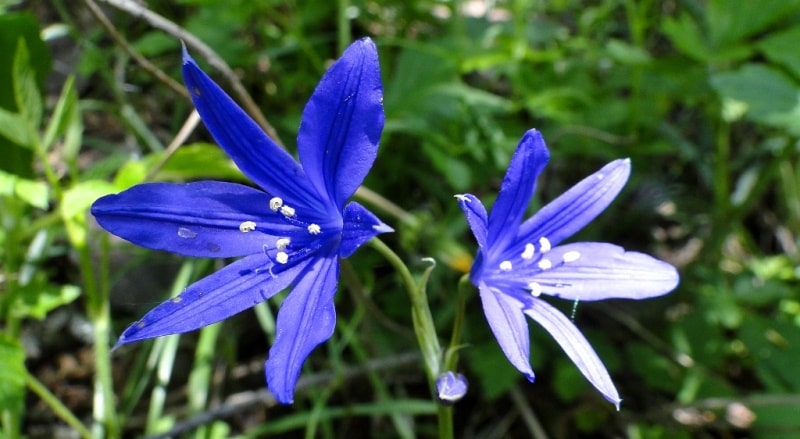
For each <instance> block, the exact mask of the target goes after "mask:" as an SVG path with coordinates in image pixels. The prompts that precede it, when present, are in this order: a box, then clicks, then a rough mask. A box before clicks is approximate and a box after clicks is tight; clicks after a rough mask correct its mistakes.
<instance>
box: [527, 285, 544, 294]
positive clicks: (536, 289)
mask: <svg viewBox="0 0 800 439" xmlns="http://www.w3.org/2000/svg"><path fill="white" fill-rule="evenodd" d="M528 288H530V290H531V295H532V296H533V297H539V296H541V295H542V286H541V285H539V282H531V283H529V284H528Z"/></svg>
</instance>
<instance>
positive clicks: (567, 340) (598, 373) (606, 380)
mask: <svg viewBox="0 0 800 439" xmlns="http://www.w3.org/2000/svg"><path fill="white" fill-rule="evenodd" d="M525 314H527V315H528V316H530V317H531V318H532V319H533V320H535V321H536V322H537V323H539V324H540V325H542V327H543V328H544V329H545V330H547V332H549V333H550V335H552V336H553V338H554V339H555V340H556V341H557V342H558V344H559V345H561V348H562V349H564V352H566V354H567V356H568V357H569V358H570V360H572V362H573V363H575V365H576V366H578V370H580V371H581V373H582V374H583V376H585V377H586V378H587V379H588V380H589V382H590V383H592V385H593V386H594V387H595V388H596V389H597V390H599V391H600V393H602V394H603V397H604V398H605V399H606V400H608V401H609V402H611V403H612V404H614V405H615V406H616V407H617V410H619V403H620V402H621V401H622V400H621V399H620V398H619V393H617V388H616V387H614V382H613V381H611V377H610V376H609V375H608V370H606V367H605V366H604V365H603V362H602V361H601V360H600V357H598V356H597V354H596V353H595V352H594V349H592V345H590V344H589V341H588V340H586V337H584V336H583V334H581V332H580V330H578V328H576V327H575V325H573V324H572V322H570V321H569V319H568V318H567V317H566V316H564V314H562V313H561V312H560V311H558V310H557V309H555V308H553V307H552V306H551V305H550V304H548V303H547V302H545V301H543V300H539V299H535V298H534V301H533V304H532V305H531V306H530V307H529V308H528V309H526V310H525Z"/></svg>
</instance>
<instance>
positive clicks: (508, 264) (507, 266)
mask: <svg viewBox="0 0 800 439" xmlns="http://www.w3.org/2000/svg"><path fill="white" fill-rule="evenodd" d="M512 268H514V267H513V266H512V265H511V261H503V262H501V263H500V270H502V271H511V269H512Z"/></svg>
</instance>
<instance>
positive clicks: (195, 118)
mask: <svg viewBox="0 0 800 439" xmlns="http://www.w3.org/2000/svg"><path fill="white" fill-rule="evenodd" d="M199 123H200V114H198V113H197V110H192V112H191V114H189V117H188V118H186V122H184V123H183V126H182V127H181V130H180V131H178V134H177V135H175V138H174V139H172V142H170V143H169V146H167V149H166V150H164V155H163V156H162V157H161V160H159V161H158V163H156V165H155V166H153V169H151V170H150V172H148V173H147V177H146V178H145V181H149V180H151V179H152V178H153V177H155V175H156V174H157V173H158V171H160V170H161V168H162V167H163V166H164V163H166V162H167V160H169V158H170V157H172V155H173V154H175V151H177V150H178V147H179V146H181V145H183V142H185V141H186V139H187V138H189V135H190V134H192V132H193V131H194V129H195V128H197V124H199Z"/></svg>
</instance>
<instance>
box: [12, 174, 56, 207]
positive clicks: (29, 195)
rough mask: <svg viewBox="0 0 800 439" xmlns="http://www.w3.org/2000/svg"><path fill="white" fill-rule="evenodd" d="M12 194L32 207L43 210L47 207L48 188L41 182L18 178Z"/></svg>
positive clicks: (48, 199) (48, 198)
mask: <svg viewBox="0 0 800 439" xmlns="http://www.w3.org/2000/svg"><path fill="white" fill-rule="evenodd" d="M14 193H15V194H16V195H17V197H19V198H20V199H21V200H23V201H25V202H26V203H28V204H30V205H31V206H33V207H36V208H39V209H42V210H44V209H47V206H48V205H49V201H50V188H49V186H47V184H45V183H44V182H42V181H33V180H27V179H24V178H20V179H19V180H17V183H16V185H15V187H14Z"/></svg>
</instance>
